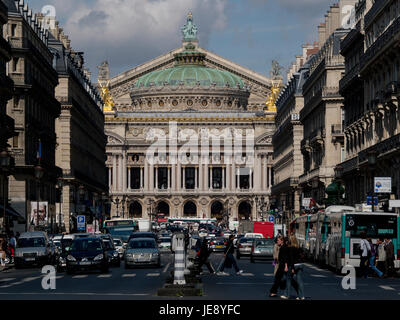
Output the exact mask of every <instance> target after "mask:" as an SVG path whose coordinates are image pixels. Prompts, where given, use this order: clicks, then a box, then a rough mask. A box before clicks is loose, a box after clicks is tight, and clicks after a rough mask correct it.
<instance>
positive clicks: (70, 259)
mask: <svg viewBox="0 0 400 320" xmlns="http://www.w3.org/2000/svg"><path fill="white" fill-rule="evenodd" d="M67 260H69V261H76V259H75V258H74V257H73V256H71V255H70V254H69V255H68V256H67Z"/></svg>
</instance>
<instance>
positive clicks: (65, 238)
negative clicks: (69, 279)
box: [53, 234, 75, 271]
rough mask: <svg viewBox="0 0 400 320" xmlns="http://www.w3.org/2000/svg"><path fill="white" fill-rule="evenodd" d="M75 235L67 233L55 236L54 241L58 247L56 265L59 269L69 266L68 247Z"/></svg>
mask: <svg viewBox="0 0 400 320" xmlns="http://www.w3.org/2000/svg"><path fill="white" fill-rule="evenodd" d="M74 239H75V237H74V236H73V235H70V234H67V235H62V236H56V237H54V238H53V243H54V245H55V246H56V247H57V249H58V250H57V256H56V267H57V271H62V270H64V269H65V268H66V267H67V255H68V253H67V251H66V248H70V247H71V245H72V241H74Z"/></svg>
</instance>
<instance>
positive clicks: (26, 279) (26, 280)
mask: <svg viewBox="0 0 400 320" xmlns="http://www.w3.org/2000/svg"><path fill="white" fill-rule="evenodd" d="M41 277H42V276H38V277H28V278H25V279H22V280H21V281H22V282H29V281H33V280H36V279H39V278H41Z"/></svg>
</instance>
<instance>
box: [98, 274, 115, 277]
mask: <svg viewBox="0 0 400 320" xmlns="http://www.w3.org/2000/svg"><path fill="white" fill-rule="evenodd" d="M111 277H112V275H111V274H101V275H99V276H97V278H111Z"/></svg>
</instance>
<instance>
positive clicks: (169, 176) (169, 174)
mask: <svg viewBox="0 0 400 320" xmlns="http://www.w3.org/2000/svg"><path fill="white" fill-rule="evenodd" d="M167 174H168V183H167V188H168V189H171V168H170V167H167Z"/></svg>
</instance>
